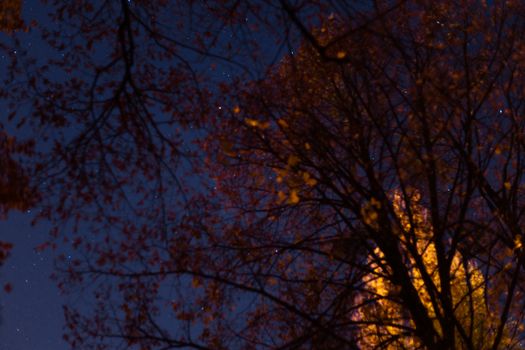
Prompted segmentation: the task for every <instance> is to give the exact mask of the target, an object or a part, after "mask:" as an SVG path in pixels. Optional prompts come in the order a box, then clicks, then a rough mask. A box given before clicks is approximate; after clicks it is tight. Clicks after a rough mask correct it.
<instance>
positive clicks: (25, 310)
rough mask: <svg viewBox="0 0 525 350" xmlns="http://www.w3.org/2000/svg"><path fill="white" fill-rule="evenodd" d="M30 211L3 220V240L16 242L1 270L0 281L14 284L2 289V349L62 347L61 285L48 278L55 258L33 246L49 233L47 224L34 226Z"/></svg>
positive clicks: (0, 228) (57, 349)
mask: <svg viewBox="0 0 525 350" xmlns="http://www.w3.org/2000/svg"><path fill="white" fill-rule="evenodd" d="M31 216H32V214H31V213H17V214H11V215H9V220H7V221H4V222H0V232H1V237H2V240H5V241H8V242H13V243H14V244H15V246H14V248H13V251H12V254H11V257H10V258H9V260H8V261H7V263H6V264H5V265H4V266H3V267H2V268H1V270H0V284H1V285H3V284H4V283H6V282H7V281H8V282H10V283H11V284H12V285H13V291H12V292H11V293H10V294H6V293H5V292H2V293H1V297H0V303H1V305H2V312H1V314H2V323H1V325H0V350H26V349H27V350H32V349H39V350H63V349H68V347H67V344H66V343H65V342H64V341H63V340H62V326H63V316H62V306H61V304H62V302H63V297H61V296H60V295H59V291H58V288H57V287H56V286H55V284H54V283H53V282H52V281H51V280H50V279H49V275H50V274H51V272H52V267H53V261H52V259H51V254H50V252H43V253H40V252H36V251H35V249H34V246H35V245H36V244H38V242H42V241H43V240H44V239H45V238H46V236H47V227H46V225H44V224H40V225H37V226H35V227H32V226H31V225H30V221H31Z"/></svg>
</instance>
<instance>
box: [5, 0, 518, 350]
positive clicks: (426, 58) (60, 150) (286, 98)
mask: <svg viewBox="0 0 525 350" xmlns="http://www.w3.org/2000/svg"><path fill="white" fill-rule="evenodd" d="M186 5H187V6H186ZM56 6H57V11H56V12H55V13H56V20H57V21H58V23H64V25H65V27H63V28H58V29H57V30H56V31H55V32H49V33H46V34H45V36H46V37H47V38H49V40H50V43H51V44H52V45H53V46H54V47H55V48H56V49H57V50H60V51H64V50H66V51H65V52H63V53H64V58H63V59H60V60H59V61H58V62H53V61H52V62H51V65H52V66H53V67H54V68H53V69H52V70H50V68H49V65H45V66H42V67H39V66H38V62H36V61H31V60H29V62H28V63H30V64H33V65H29V67H30V68H29V69H26V70H24V71H23V72H22V71H18V70H17V69H18V68H17V67H18V66H17V60H18V58H16V59H15V61H14V63H13V66H12V72H13V74H15V75H16V74H18V73H20V74H22V73H23V74H29V76H28V77H27V79H26V80H25V82H26V84H17V85H16V86H12V85H11V86H9V91H5V96H7V97H8V98H11V99H14V100H16V101H28V102H30V103H32V106H33V110H32V114H31V118H28V119H27V121H28V122H30V123H34V124H36V125H37V126H38V127H39V128H40V130H44V131H45V130H46V129H45V128H43V126H45V127H46V128H48V130H51V131H52V132H53V133H54V134H58V132H57V130H58V131H61V132H63V135H64V137H63V138H59V139H53V138H52V137H51V135H47V137H48V138H49V140H50V142H53V146H54V147H53V149H52V152H50V153H49V154H47V155H46V154H40V155H39V157H40V158H41V159H44V160H45V161H44V162H42V163H40V164H37V166H36V169H37V170H38V171H39V175H37V176H35V177H34V179H35V181H39V182H38V183H40V182H42V179H43V178H45V179H46V183H47V185H46V186H49V187H48V188H45V187H44V188H42V187H41V190H42V191H45V190H49V191H52V193H56V194H57V195H55V196H49V197H48V198H49V201H48V204H47V205H48V206H47V211H44V212H43V213H44V215H49V216H50V217H51V218H53V219H55V220H56V222H57V229H56V230H55V232H54V234H55V236H56V237H57V239H58V240H64V239H65V240H67V241H68V242H70V243H71V245H72V246H73V247H74V248H76V249H78V254H77V255H78V258H75V259H73V260H68V259H65V258H64V257H62V260H61V267H60V271H59V272H60V274H59V276H58V278H59V283H60V285H61V286H62V287H63V288H64V289H65V290H70V289H71V288H72V289H75V288H77V287H78V286H83V287H85V288H86V289H87V292H89V291H91V292H92V293H93V295H94V303H93V308H92V309H89V310H85V309H84V308H80V309H75V308H71V307H68V308H66V320H67V324H68V327H69V331H68V334H67V339H68V340H69V341H70V343H71V344H72V346H73V347H74V348H75V349H80V348H86V349H93V348H100V349H102V348H112V349H114V348H142V349H169V348H177V347H186V348H200V349H206V348H212V349H222V348H224V349H236V348H250V349H251V348H279V349H292V348H293V349H296V348H313V349H357V348H364V349H366V348H384V349H397V348H422V349H423V348H424V349H500V348H505V349H511V348H519V347H522V343H521V342H522V341H523V337H524V335H525V333H524V330H525V329H524V322H523V315H524V314H525V313H524V312H523V307H524V305H525V304H524V299H523V298H524V290H523V288H524V281H523V277H522V276H523V274H522V268H523V259H524V255H523V254H524V253H523V247H522V237H523V234H522V229H521V227H522V226H523V223H522V221H523V218H522V216H523V215H522V212H523V210H522V209H523V199H522V197H523V196H522V191H523V180H522V176H523V168H522V167H523V159H522V158H523V147H524V144H523V131H524V130H523V127H524V125H525V124H524V122H523V120H522V119H523V118H522V115H523V106H522V104H521V101H522V100H523V91H525V90H524V89H523V81H524V80H523V79H524V77H523V71H524V70H523V62H524V60H523V58H524V57H523V53H524V52H525V51H524V48H525V45H524V44H525V41H523V38H522V35H521V33H522V32H523V29H524V28H523V27H524V23H525V22H524V21H523V19H524V18H523V15H524V12H523V10H524V8H523V7H522V5H521V4H519V3H517V2H512V1H507V2H499V1H495V2H491V3H490V4H486V3H484V2H481V1H473V0H472V1H467V0H465V1H457V2H453V1H449V2H438V3H436V2H432V1H399V2H398V1H374V2H370V3H369V4H352V3H349V2H345V1H323V2H320V3H318V2H317V1H303V2H293V3H292V2H288V1H285V0H281V1H261V2H258V1H253V2H252V1H246V2H234V1H232V2H213V1H211V2H206V3H202V2H187V3H185V4H184V5H180V4H179V3H177V2H173V3H172V2H169V1H164V2H161V1H149V2H141V1H136V2H128V1H122V2H120V3H117V2H111V3H108V2H100V3H96V6H94V5H93V4H92V3H84V2H81V1H78V2H77V1H75V2H71V1H67V2H60V1H57V4H56ZM263 8H264V11H263V10H262V9H263ZM246 19H248V23H252V22H253V23H254V24H253V27H252V28H251V29H253V30H256V29H257V28H258V31H256V32H255V34H253V35H249V34H248V33H247V32H246V28H247V27H246V26H247V24H246ZM66 20H67V21H66ZM194 21H198V23H199V24H200V25H201V27H200V28H203V29H199V30H197V31H194V27H193V25H192V23H194ZM172 26H177V31H172V29H173V27H172ZM276 28H277V30H275V29H276ZM279 30H281V31H279ZM75 33H79V35H80V37H77V36H74V35H73V34H75ZM225 33H226V35H225ZM261 33H268V34H264V35H268V36H271V37H272V38H274V39H275V40H276V41H277V42H278V44H283V45H284V46H285V47H286V45H289V47H290V54H289V55H286V57H284V58H282V59H281V60H280V61H278V62H275V63H274V64H270V65H267V64H269V63H272V59H273V58H270V59H268V57H269V56H271V55H268V53H267V52H265V51H264V50H261V48H259V50H258V49H257V46H255V44H254V40H255V39H257V38H258V37H257V36H258V35H263V34H261ZM274 33H276V34H274ZM283 33H284V34H283ZM69 34H71V35H69ZM187 35H190V38H191V39H190V40H189V41H188V40H186V39H185V37H186V36H187ZM272 35H275V36H272ZM225 37H226V38H227V40H225V39H224V38H225ZM75 40H76V41H75ZM66 41H68V42H70V41H73V42H74V43H76V44H77V46H71V47H72V48H73V49H71V50H70V51H67V46H66V45H65V44H64V42H66ZM263 46H264V45H263ZM291 48H293V50H292V49H291ZM263 49H264V47H263ZM248 59H259V60H262V62H263V64H262V65H263V69H262V70H259V71H255V72H256V73H264V74H255V73H254V70H250V69H249V67H248V68H247V67H246V65H245V64H243V61H244V60H248ZM209 62H211V63H212V64H213V66H211V73H210V70H208V65H207V64H208V63H209ZM217 62H219V63H217ZM268 62H269V63H268ZM26 63H27V62H26ZM215 64H224V66H225V67H230V69H231V70H230V71H231V72H233V73H232V74H235V75H236V77H237V78H236V79H231V80H229V81H222V80H221V79H217V78H216V76H215V75H214V73H213V69H214V68H215ZM26 66H27V65H26ZM224 66H223V67H224ZM255 66H256V63H254V67H255ZM59 67H60V68H62V69H64V71H65V72H68V73H70V74H71V75H72V77H71V78H69V79H64V76H62V75H61V74H57V69H58V68H59ZM215 69H217V68H215ZM221 69H224V68H221ZM27 72H29V73H27ZM17 76H19V77H20V76H24V75H17ZM37 76H41V77H43V78H37ZM24 77H25V76H24ZM206 78H209V79H206ZM217 80H219V81H218V82H217V86H214V85H213V82H216V81H217ZM49 159H50V160H49ZM86 223H89V224H90V226H86ZM60 225H62V226H60ZM59 228H60V230H59ZM52 243H55V242H52ZM59 262H60V258H59Z"/></svg>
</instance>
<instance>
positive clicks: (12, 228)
mask: <svg viewBox="0 0 525 350" xmlns="http://www.w3.org/2000/svg"><path fill="white" fill-rule="evenodd" d="M39 3H40V1H39V0H27V1H24V3H23V17H24V20H25V21H26V23H29V21H30V20H31V19H36V20H38V21H44V20H46V16H45V13H44V11H43V9H42V7H41V5H40V4H39ZM0 35H5V34H0ZM26 39H27V40H25V41H24V42H23V45H24V46H25V47H26V48H33V49H34V50H38V53H39V55H40V56H41V57H45V56H46V55H49V54H50V53H49V52H47V50H46V49H45V47H44V46H42V45H41V44H40V43H39V42H38V41H35V40H34V39H32V35H31V34H27V35H26ZM0 59H1V61H0V62H3V61H4V59H5V58H4V57H0ZM33 216H34V213H32V212H31V211H28V212H26V213H20V212H12V213H10V214H9V218H8V220H6V221H0V240H3V241H6V242H11V243H13V244H14V248H13V250H12V252H11V256H10V258H9V259H8V260H7V262H6V263H5V265H4V266H2V267H1V268H0V285H2V286H3V285H4V284H5V283H10V284H11V285H12V286H13V291H12V292H11V293H9V294H7V293H5V292H4V291H3V290H2V291H1V292H0V304H1V310H0V317H1V322H0V350H26V349H28V350H29V349H39V350H63V349H68V346H67V344H66V343H65V342H64V341H63V340H62V327H63V314H62V303H63V302H64V300H65V299H64V297H63V296H60V294H59V291H58V288H57V287H56V285H55V283H54V282H53V281H51V280H50V278H49V277H50V275H51V273H52V268H53V259H52V257H51V255H52V252H49V251H45V252H37V251H35V249H34V248H35V246H36V245H38V244H39V243H42V242H43V241H44V240H45V239H46V237H47V234H48V227H47V226H46V225H45V224H44V223H40V224H38V225H37V226H31V223H30V222H31V220H32V218H33Z"/></svg>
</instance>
